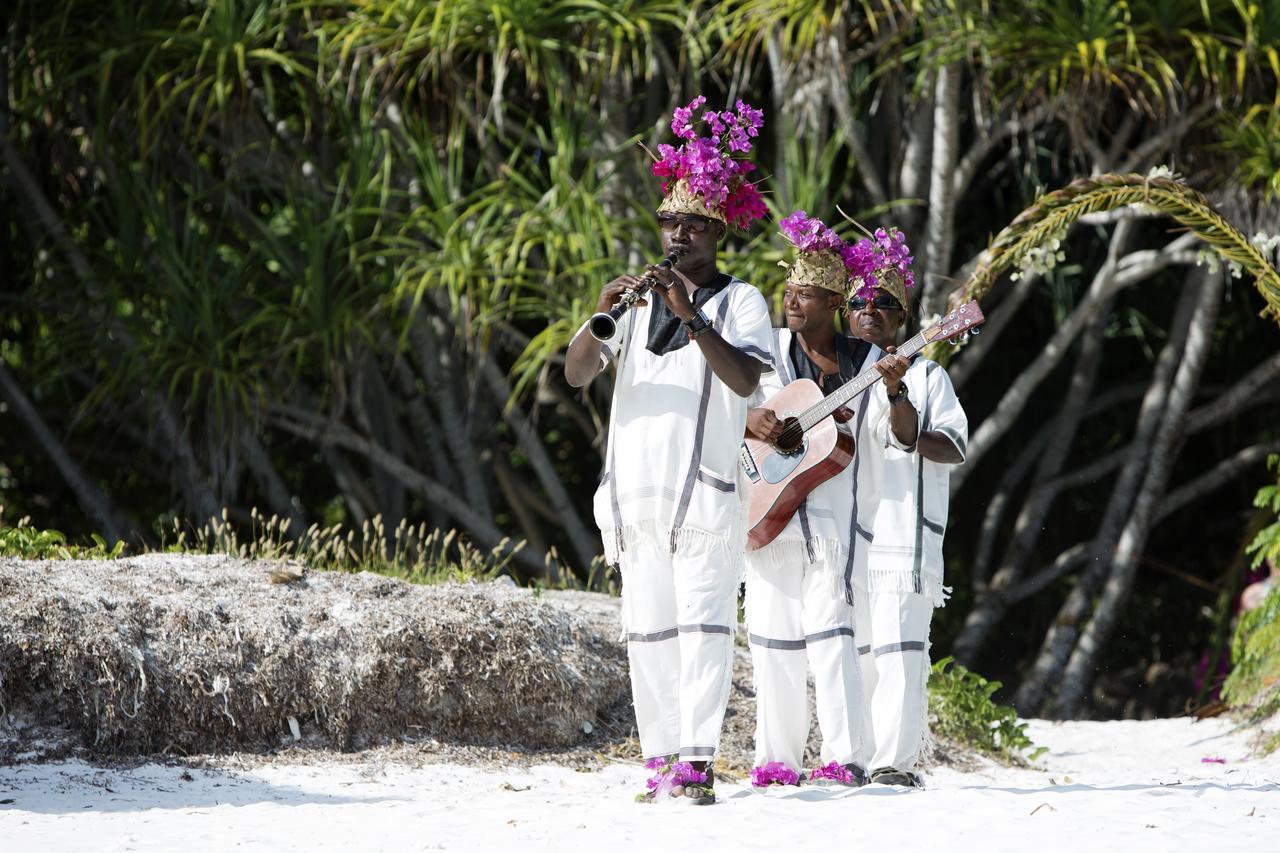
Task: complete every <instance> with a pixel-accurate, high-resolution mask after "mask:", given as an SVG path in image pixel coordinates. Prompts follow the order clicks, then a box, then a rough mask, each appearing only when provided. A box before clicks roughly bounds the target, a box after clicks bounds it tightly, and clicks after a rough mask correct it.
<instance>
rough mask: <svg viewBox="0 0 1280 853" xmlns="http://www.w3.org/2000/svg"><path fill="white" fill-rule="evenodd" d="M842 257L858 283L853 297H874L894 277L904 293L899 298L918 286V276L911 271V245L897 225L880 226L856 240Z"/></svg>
mask: <svg viewBox="0 0 1280 853" xmlns="http://www.w3.org/2000/svg"><path fill="white" fill-rule="evenodd" d="M843 257H844V262H845V265H846V266H848V267H849V269H850V271H851V273H852V276H853V279H854V284H855V286H856V290H855V291H854V293H852V294H851V295H853V296H861V297H863V298H864V299H871V298H872V297H873V296H875V292H876V288H877V287H880V286H881V285H882V284H887V283H888V281H889V280H890V279H892V278H893V277H895V276H896V277H897V278H898V279H899V280H900V281H901V283H902V289H903V293H902V294H898V296H899V298H900V299H901V297H902V296H905V294H906V291H907V290H909V289H911V288H912V287H914V286H915V283H916V279H915V275H914V274H913V273H912V272H911V261H912V257H911V248H910V247H909V246H907V238H906V236H905V235H904V234H903V233H902V232H901V231H899V230H898V229H897V228H889V229H888V230H886V229H884V228H877V229H876V230H875V233H874V234H872V235H871V236H870V237H863V238H862V239H861V240H859V241H858V242H857V243H854V244H853V246H852V247H851V248H850V249H849V252H848V254H847V255H844V256H843ZM881 279H884V281H882V280H881ZM890 289H891V290H892V289H893V288H892V287H890ZM904 304H905V302H904Z"/></svg>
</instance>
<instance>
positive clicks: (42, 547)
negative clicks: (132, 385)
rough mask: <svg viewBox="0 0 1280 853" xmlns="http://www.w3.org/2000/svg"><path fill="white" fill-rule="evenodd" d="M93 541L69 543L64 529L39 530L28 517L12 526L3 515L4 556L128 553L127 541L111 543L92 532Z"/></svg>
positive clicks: (0, 550) (0, 544) (0, 542)
mask: <svg viewBox="0 0 1280 853" xmlns="http://www.w3.org/2000/svg"><path fill="white" fill-rule="evenodd" d="M91 538H92V539H93V544H92V545H68V544H67V537H66V536H65V535H64V534H63V533H62V531H60V530H38V529H36V528H34V527H32V526H31V523H30V521H29V520H28V519H26V518H21V519H18V526H17V527H8V526H6V525H5V524H4V523H3V520H2V519H0V557H21V558H23V559H26V560H114V559H115V558H116V557H119V556H120V555H121V554H122V553H124V543H123V542H117V543H116V544H115V545H112V546H108V545H107V542H106V540H105V539H103V538H102V537H101V536H99V535H98V534H96V533H94V534H92V537H91Z"/></svg>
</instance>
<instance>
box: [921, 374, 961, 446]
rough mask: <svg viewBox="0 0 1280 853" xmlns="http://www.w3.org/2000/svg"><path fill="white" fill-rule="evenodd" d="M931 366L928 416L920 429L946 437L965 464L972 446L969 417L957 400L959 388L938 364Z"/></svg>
mask: <svg viewBox="0 0 1280 853" xmlns="http://www.w3.org/2000/svg"><path fill="white" fill-rule="evenodd" d="M928 367H929V379H928V391H929V400H928V404H927V405H928V409H927V412H928V414H927V416H926V418H925V420H924V423H923V424H922V426H921V428H922V429H926V430H930V431H932V432H940V433H942V434H943V435H945V436H946V437H947V438H948V439H949V440H950V441H951V443H952V444H954V445H955V446H956V450H958V451H960V460H961V463H963V461H964V457H965V455H966V451H967V450H968V447H969V418H968V416H967V415H965V413H964V408H963V407H962V406H961V405H960V400H959V398H957V397H956V389H955V387H954V386H953V385H952V384H951V377H950V376H948V375H947V371H946V368H944V367H943V366H942V365H941V364H938V363H937V362H929V364H928ZM957 464H960V463H957Z"/></svg>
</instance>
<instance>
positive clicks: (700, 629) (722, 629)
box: [676, 623, 733, 636]
mask: <svg viewBox="0 0 1280 853" xmlns="http://www.w3.org/2000/svg"><path fill="white" fill-rule="evenodd" d="M676 628H677V629H678V630H679V631H680V633H681V634H724V635H726V636H728V635H729V634H732V633H733V631H732V630H731V629H730V628H729V626H727V625H704V624H701V623H694V624H692V625H677V626H676Z"/></svg>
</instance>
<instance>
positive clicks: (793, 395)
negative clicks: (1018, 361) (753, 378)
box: [739, 300, 986, 551]
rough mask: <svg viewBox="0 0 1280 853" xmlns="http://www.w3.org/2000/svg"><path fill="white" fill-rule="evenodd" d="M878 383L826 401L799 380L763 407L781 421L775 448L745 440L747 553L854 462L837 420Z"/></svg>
mask: <svg viewBox="0 0 1280 853" xmlns="http://www.w3.org/2000/svg"><path fill="white" fill-rule="evenodd" d="M985 319H986V318H985V317H983V316H982V309H980V308H979V307H978V303H977V300H971V301H969V302H967V303H965V304H964V305H962V306H961V307H959V308H957V309H956V310H954V311H952V312H951V313H949V314H947V315H946V316H944V317H942V318H941V319H940V320H938V322H936V323H934V324H933V325H932V326H930V327H929V328H927V329H923V330H921V331H920V332H919V333H918V334H916V335H915V336H914V337H912V338H911V339H910V340H908V341H907V342H906V343H904V344H903V345H902V346H900V347H898V349H897V354H898V355H900V356H903V357H904V358H910V357H911V356H913V355H915V354H916V353H918V352H919V351H920V350H922V349H924V348H925V346H926V345H927V344H930V343H933V342H934V341H947V340H951V339H953V338H955V337H958V336H959V335H962V334H964V333H965V332H967V331H969V330H970V329H972V328H974V327H975V326H977V325H979V324H980V323H982V322H983V321H984V320H985ZM879 381H880V372H879V371H878V370H876V369H875V367H870V368H868V369H866V370H864V371H862V373H860V374H858V376H856V377H855V378H854V379H852V380H851V381H849V382H846V383H845V384H844V385H842V386H840V387H839V388H837V389H836V390H835V391H833V392H831V395H830V396H829V397H824V396H823V395H822V389H821V388H819V387H818V386H817V384H816V383H815V382H812V381H811V380H808V379H797V380H796V381H795V382H792V383H791V384H790V385H788V386H787V387H786V388H783V389H782V390H781V391H779V392H778V393H777V394H775V395H773V397H771V398H770V399H769V400H768V401H766V402H765V404H764V408H766V409H772V410H773V412H774V414H776V415H777V416H778V419H779V420H780V421H782V433H781V435H779V436H778V440H777V442H776V443H775V444H769V443H768V442H766V441H760V440H758V439H755V438H746V439H744V440H743V442H742V449H741V450H740V451H739V460H740V462H741V464H742V467H743V470H745V471H746V473H747V479H748V480H749V482H748V484H747V501H748V503H749V508H748V512H747V524H748V527H749V530H750V532H749V533H748V534H747V550H749V551H754V550H756V549H758V548H763V547H764V546H765V545H768V544H769V543H770V542H772V541H773V540H774V538H776V537H777V535H778V534H779V533H781V532H782V530H783V528H785V527H786V526H787V522H788V521H790V520H791V516H793V515H795V512H796V509H798V508H799V506H800V504H801V503H802V502H803V501H804V499H805V497H807V496H808V494H809V493H810V492H812V491H813V490H814V489H816V488H817V487H818V486H820V485H822V484H823V483H825V482H826V481H827V480H830V479H831V478H832V477H834V476H836V475H837V474H839V473H840V472H841V471H843V470H844V469H845V468H846V467H848V465H849V463H850V462H852V461H853V454H854V450H855V448H854V439H853V430H851V429H850V428H849V427H848V426H847V425H845V424H843V423H837V421H836V419H835V417H834V414H835V412H836V410H837V409H839V408H840V407H841V406H843V405H845V404H846V403H848V402H849V401H850V400H853V399H854V398H856V397H858V396H859V395H860V394H864V393H866V391H867V389H869V388H870V387H871V386H873V385H875V384H876V383H877V382H879Z"/></svg>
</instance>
